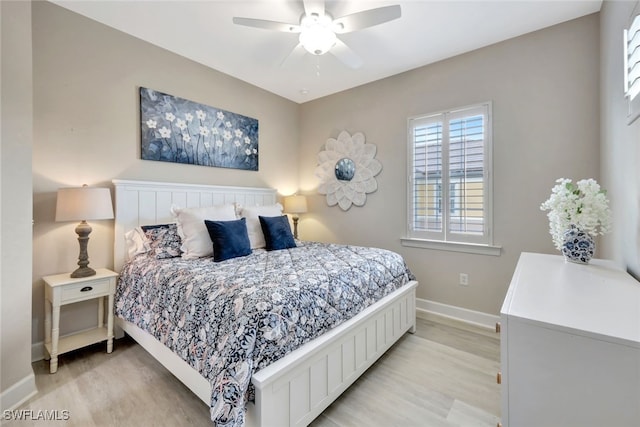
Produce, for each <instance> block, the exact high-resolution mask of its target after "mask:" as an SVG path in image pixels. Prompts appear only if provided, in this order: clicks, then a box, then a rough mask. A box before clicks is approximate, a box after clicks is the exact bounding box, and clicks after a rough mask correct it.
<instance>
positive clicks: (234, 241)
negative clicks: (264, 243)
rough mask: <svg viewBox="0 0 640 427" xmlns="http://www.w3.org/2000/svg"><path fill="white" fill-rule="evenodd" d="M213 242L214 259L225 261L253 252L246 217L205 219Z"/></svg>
mask: <svg viewBox="0 0 640 427" xmlns="http://www.w3.org/2000/svg"><path fill="white" fill-rule="evenodd" d="M204 225H206V226H207V230H208V231H209V236H210V237H211V241H212V242H213V260H214V261H215V262H220V261H224V260H226V259H230V258H237V257H241V256H246V255H249V254H251V243H250V242H249V233H247V224H246V220H245V219H244V218H240V219H237V220H234V221H209V220H206V219H205V220H204Z"/></svg>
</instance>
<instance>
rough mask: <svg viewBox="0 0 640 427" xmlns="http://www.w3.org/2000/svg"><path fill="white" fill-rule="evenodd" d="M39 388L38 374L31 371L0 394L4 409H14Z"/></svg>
mask: <svg viewBox="0 0 640 427" xmlns="http://www.w3.org/2000/svg"><path fill="white" fill-rule="evenodd" d="M37 392H38V389H37V388H36V376H35V375H34V374H33V372H31V373H30V374H29V375H27V376H26V377H24V378H23V379H21V380H20V381H18V382H17V383H15V384H14V385H12V386H11V387H9V388H8V389H6V390H4V391H3V392H2V393H1V394H0V402H1V403H2V411H3V412H4V411H7V410H13V409H16V408H17V407H18V406H20V405H22V404H23V403H24V402H26V401H27V400H29V399H31V397H33V396H34V395H35V394H36V393H37Z"/></svg>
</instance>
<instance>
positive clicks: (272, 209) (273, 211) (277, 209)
mask: <svg viewBox="0 0 640 427" xmlns="http://www.w3.org/2000/svg"><path fill="white" fill-rule="evenodd" d="M281 215H282V205H281V204H280V203H276V204H275V205H266V206H249V207H244V206H243V207H241V208H240V216H241V217H244V218H246V219H247V232H248V233H249V242H250V243H251V249H258V248H264V247H265V246H266V243H265V241H264V234H263V233H262V227H261V226H260V220H259V219H258V216H281Z"/></svg>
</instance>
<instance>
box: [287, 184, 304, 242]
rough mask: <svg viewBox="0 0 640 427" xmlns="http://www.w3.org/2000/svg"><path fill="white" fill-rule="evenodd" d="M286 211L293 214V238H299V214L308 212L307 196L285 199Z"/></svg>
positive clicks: (294, 196)
mask: <svg viewBox="0 0 640 427" xmlns="http://www.w3.org/2000/svg"><path fill="white" fill-rule="evenodd" d="M284 211H285V212H288V213H291V214H293V237H294V238H296V239H297V238H298V218H299V217H298V214H301V213H305V212H307V198H306V197H305V196H298V195H297V194H295V195H293V196H287V197H285V198H284Z"/></svg>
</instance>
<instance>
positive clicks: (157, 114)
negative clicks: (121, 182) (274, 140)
mask: <svg viewBox="0 0 640 427" xmlns="http://www.w3.org/2000/svg"><path fill="white" fill-rule="evenodd" d="M140 133H141V138H140V139H141V148H142V149H141V157H142V159H143V160H157V161H164V162H172V163H187V164H192V165H200V166H213V167H222V168H233V169H244V170H254V171H257V170H258V120H257V119H253V118H251V117H246V116H242V115H240V114H236V113H231V112H229V111H225V110H221V109H219V108H214V107H210V106H207V105H203V104H198V103H196V102H193V101H189V100H187V99H183V98H179V97H176V96H172V95H168V94H166V93H162V92H158V91H156V90H153V89H148V88H144V87H141V88H140ZM220 135H222V136H223V137H222V138H220ZM233 136H235V137H236V139H232V137H233ZM238 138H242V139H243V142H244V144H242V145H241V144H240V141H238Z"/></svg>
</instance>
